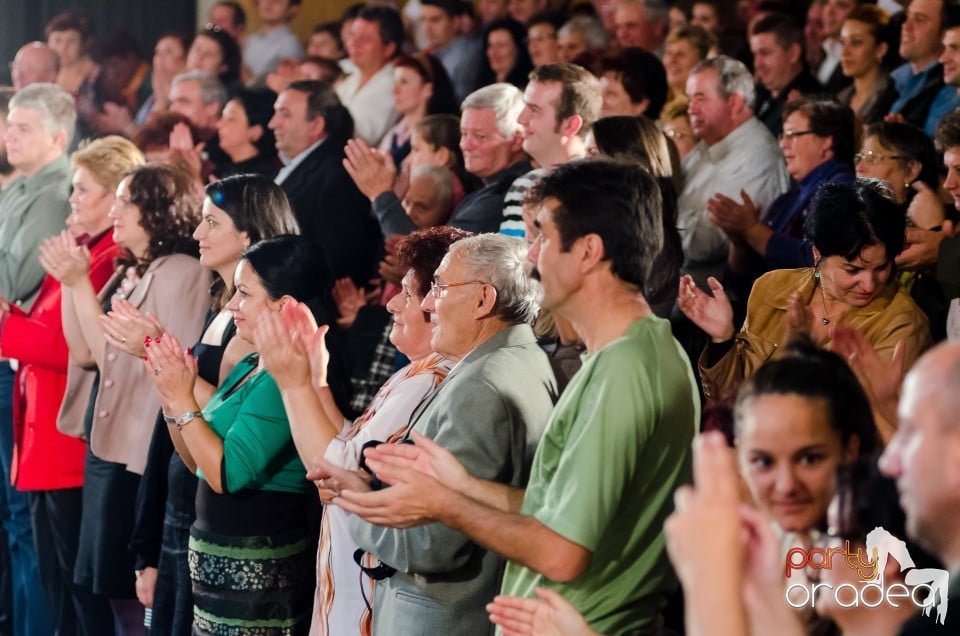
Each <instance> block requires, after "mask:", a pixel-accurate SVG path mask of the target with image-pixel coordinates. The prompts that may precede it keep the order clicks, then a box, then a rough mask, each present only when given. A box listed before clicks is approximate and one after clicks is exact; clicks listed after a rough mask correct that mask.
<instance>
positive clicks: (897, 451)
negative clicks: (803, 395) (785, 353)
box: [880, 342, 960, 635]
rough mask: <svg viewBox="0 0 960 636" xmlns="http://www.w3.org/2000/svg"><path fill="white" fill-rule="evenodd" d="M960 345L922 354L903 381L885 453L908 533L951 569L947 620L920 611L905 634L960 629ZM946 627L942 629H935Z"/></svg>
mask: <svg viewBox="0 0 960 636" xmlns="http://www.w3.org/2000/svg"><path fill="white" fill-rule="evenodd" d="M958 386H960V344H958V343H956V342H952V343H944V344H941V345H939V346H937V347H934V348H933V349H931V350H930V351H928V352H927V353H926V354H925V355H923V356H922V357H921V358H920V359H919V360H918V361H917V363H916V364H915V365H914V367H913V368H912V369H911V370H910V373H908V374H907V377H906V378H905V379H904V381H903V389H902V393H901V396H900V404H899V406H898V409H897V412H898V415H899V420H900V427H899V428H898V429H897V432H896V433H895V434H894V436H893V438H891V440H890V443H889V444H888V445H887V448H886V450H885V451H884V453H883V455H882V456H881V457H880V470H881V471H883V473H884V474H886V475H888V476H890V477H893V478H894V479H896V480H897V490H898V491H899V492H900V503H901V504H902V505H903V508H904V512H905V513H906V516H907V533H908V534H909V535H910V537H911V538H912V539H914V540H916V541H917V542H918V543H920V544H922V545H923V546H924V547H926V548H927V549H928V550H930V552H931V553H933V554H934V555H936V556H937V557H938V558H939V559H940V560H941V561H943V563H944V565H945V566H946V567H947V569H948V570H949V571H950V589H949V593H948V599H949V601H948V605H947V607H946V609H947V610H948V611H947V615H946V624H945V625H942V626H940V625H935V623H934V621H932V620H931V618H930V617H920V616H917V617H915V618H914V619H913V620H911V621H910V622H908V623H907V624H906V625H904V627H903V628H902V629H901V631H900V634H904V635H913V634H927V633H944V634H946V633H951V634H956V633H957V627H958V626H960V612H958V611H957V610H958V609H960V419H958V418H957V410H958V409H960V396H958V393H957V387H958ZM936 629H942V631H934V630H936Z"/></svg>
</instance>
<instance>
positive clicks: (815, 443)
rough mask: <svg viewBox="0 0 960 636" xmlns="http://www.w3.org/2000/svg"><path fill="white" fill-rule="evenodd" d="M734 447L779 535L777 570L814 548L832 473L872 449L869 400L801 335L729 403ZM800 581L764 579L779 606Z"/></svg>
mask: <svg viewBox="0 0 960 636" xmlns="http://www.w3.org/2000/svg"><path fill="white" fill-rule="evenodd" d="M734 443H735V446H736V455H737V463H738V464H739V467H740V470H739V473H740V475H741V476H742V479H743V482H744V484H745V485H746V487H747V490H748V491H749V492H750V496H751V498H752V499H753V503H754V505H755V506H756V507H757V508H758V509H759V511H760V512H761V513H762V514H763V518H765V519H766V520H768V521H769V522H772V523H773V525H774V527H775V529H776V534H777V535H778V536H779V545H780V551H779V555H778V557H779V558H778V559H777V562H778V563H780V564H781V565H782V564H783V563H784V560H785V559H786V556H787V555H788V554H791V551H794V550H797V549H801V550H809V549H810V548H812V547H814V545H815V542H816V541H817V540H818V539H819V537H820V536H821V533H822V532H823V531H825V530H826V529H827V509H828V507H829V505H830V502H831V500H832V499H833V497H834V494H835V492H836V478H837V473H838V471H840V470H842V469H844V468H846V467H848V466H849V465H850V464H852V463H853V462H856V461H858V460H862V459H863V458H866V457H870V456H871V455H872V453H874V452H875V451H876V450H878V447H879V439H878V435H877V429H876V427H875V425H874V418H873V416H872V412H871V408H870V402H869V400H868V398H867V395H866V394H865V393H864V390H863V388H862V387H861V386H860V382H859V381H858V380H857V376H856V375H854V373H853V371H851V370H850V367H848V366H847V364H846V363H845V362H844V360H843V358H841V357H840V356H838V355H837V354H835V353H832V352H829V351H824V350H822V349H819V348H817V346H816V345H815V344H814V343H813V342H811V341H810V340H809V339H807V338H803V337H801V338H798V339H797V340H794V341H793V342H790V343H789V344H787V346H786V347H784V355H783V356H782V357H780V358H778V359H776V360H771V361H769V362H767V363H765V364H763V365H762V366H761V367H760V368H759V369H757V372H756V373H754V374H753V375H752V376H750V378H748V379H747V380H746V382H744V384H743V386H742V387H741V389H740V391H739V393H738V394H737V399H736V402H735V404H734ZM780 571H781V572H782V571H783V570H780ZM772 574H773V573H772V572H771V575H772ZM804 575H805V572H803V571H795V572H791V577H790V579H789V580H788V579H785V578H781V577H779V576H778V577H776V578H772V579H771V582H777V581H779V582H780V585H779V586H777V585H772V586H771V587H773V589H775V590H776V591H777V596H779V600H780V602H783V599H784V593H785V591H784V588H786V587H787V585H788V584H790V585H791V588H790V589H787V590H786V592H787V593H788V594H791V589H792V588H793V584H797V583H799V584H801V585H804V584H806V589H807V590H809V582H808V581H805V576H804ZM793 593H798V591H797V590H793ZM788 598H789V599H790V600H791V603H797V602H802V600H803V599H802V598H799V599H798V598H797V597H796V596H793V595H792V594H791V595H790V596H788ZM818 602H819V598H818ZM798 616H799V617H800V618H801V620H803V621H804V622H805V623H806V624H807V627H808V628H809V632H808V633H819V631H817V630H816V629H814V627H815V626H817V625H818V623H819V621H818V620H817V618H816V616H815V615H813V614H812V612H809V611H807V612H801V613H800V614H799V615H798Z"/></svg>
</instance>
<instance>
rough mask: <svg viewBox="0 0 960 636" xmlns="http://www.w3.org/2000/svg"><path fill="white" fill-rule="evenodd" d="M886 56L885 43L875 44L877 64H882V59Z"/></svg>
mask: <svg viewBox="0 0 960 636" xmlns="http://www.w3.org/2000/svg"><path fill="white" fill-rule="evenodd" d="M886 56H887V43H886V42H880V43H878V44H877V62H878V63H879V64H883V58H885V57H886Z"/></svg>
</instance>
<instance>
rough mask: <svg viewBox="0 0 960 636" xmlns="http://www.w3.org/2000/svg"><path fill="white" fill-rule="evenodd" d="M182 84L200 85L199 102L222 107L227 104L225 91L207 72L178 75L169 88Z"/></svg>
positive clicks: (213, 76)
mask: <svg viewBox="0 0 960 636" xmlns="http://www.w3.org/2000/svg"><path fill="white" fill-rule="evenodd" d="M182 82H196V83H197V84H199V85H200V101H202V102H203V103H204V104H220V106H221V107H222V106H224V105H225V104H226V103H227V89H226V88H224V86H223V84H221V83H220V80H219V79H217V76H216V75H214V74H213V73H208V72H207V71H187V72H186V73H180V74H179V75H177V76H176V77H174V78H173V82H171V83H170V86H171V87H173V86H176V85H177V84H180V83H182Z"/></svg>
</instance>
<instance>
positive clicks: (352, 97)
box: [336, 63, 397, 148]
mask: <svg viewBox="0 0 960 636" xmlns="http://www.w3.org/2000/svg"><path fill="white" fill-rule="evenodd" d="M336 91H337V97H339V98H340V101H341V102H342V103H343V105H344V106H346V107H347V110H349V111H350V115H351V116H352V117H353V136H354V137H358V138H360V139H362V140H363V141H365V142H366V143H367V144H368V145H370V146H372V147H374V148H376V147H377V146H378V145H380V140H381V139H383V136H384V135H385V134H386V133H387V131H388V130H390V128H391V126H393V125H394V124H395V123H396V121H397V112H396V111H395V110H394V109H393V64H389V63H388V64H387V65H386V66H384V67H383V68H381V69H380V70H379V71H377V72H376V74H374V76H373V77H371V78H370V80H369V81H367V83H366V84H364V85H363V86H360V72H359V71H358V72H356V73H353V74H352V75H350V76H348V77H347V78H346V79H344V80H343V81H342V82H340V83H339V84H337V86H336Z"/></svg>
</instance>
